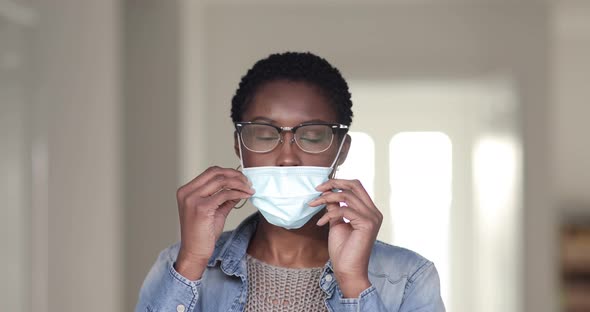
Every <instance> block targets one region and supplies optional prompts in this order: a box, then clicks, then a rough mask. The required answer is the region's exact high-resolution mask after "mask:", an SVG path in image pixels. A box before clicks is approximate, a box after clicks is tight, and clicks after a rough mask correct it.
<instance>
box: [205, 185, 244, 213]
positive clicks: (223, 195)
mask: <svg viewBox="0 0 590 312" xmlns="http://www.w3.org/2000/svg"><path fill="white" fill-rule="evenodd" d="M250 197H251V195H250V194H247V193H244V192H241V191H236V190H229V189H224V190H222V191H220V192H217V194H215V195H212V196H209V197H207V198H206V199H205V203H206V204H208V205H210V206H212V207H214V208H217V209H218V208H220V207H222V206H223V207H225V206H224V204H225V203H226V202H228V201H231V202H232V204H233V205H235V204H236V203H237V202H238V201H240V200H242V199H246V198H250ZM232 207H233V206H232Z"/></svg>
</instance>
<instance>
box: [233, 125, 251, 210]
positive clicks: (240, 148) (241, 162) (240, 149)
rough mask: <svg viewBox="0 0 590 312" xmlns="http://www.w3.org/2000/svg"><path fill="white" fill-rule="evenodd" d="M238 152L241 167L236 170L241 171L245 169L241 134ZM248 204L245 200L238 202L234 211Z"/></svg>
mask: <svg viewBox="0 0 590 312" xmlns="http://www.w3.org/2000/svg"><path fill="white" fill-rule="evenodd" d="M238 150H239V151H240V165H239V166H238V168H236V170H239V169H240V168H244V160H243V159H242V135H241V134H239V133H238ZM246 202H248V200H247V199H244V201H243V202H242V203H241V204H240V203H239V202H238V204H237V205H235V206H234V209H240V208H242V207H244V205H245V204H246Z"/></svg>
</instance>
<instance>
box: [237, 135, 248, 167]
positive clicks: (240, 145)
mask: <svg viewBox="0 0 590 312" xmlns="http://www.w3.org/2000/svg"><path fill="white" fill-rule="evenodd" d="M238 150H239V151H240V167H242V168H246V167H244V156H243V154H242V134H241V133H238Z"/></svg>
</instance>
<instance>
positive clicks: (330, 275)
mask: <svg viewBox="0 0 590 312" xmlns="http://www.w3.org/2000/svg"><path fill="white" fill-rule="evenodd" d="M332 279H333V277H332V274H327V275H326V282H331V281H332Z"/></svg>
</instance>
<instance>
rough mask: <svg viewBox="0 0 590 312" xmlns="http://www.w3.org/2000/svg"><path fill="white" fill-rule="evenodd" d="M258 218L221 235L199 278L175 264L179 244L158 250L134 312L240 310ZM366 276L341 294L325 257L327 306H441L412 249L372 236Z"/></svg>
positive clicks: (433, 277) (427, 265)
mask: <svg viewBox="0 0 590 312" xmlns="http://www.w3.org/2000/svg"><path fill="white" fill-rule="evenodd" d="M258 218H260V216H259V214H258V213H255V214H253V215H251V216H250V217H248V218H247V219H245V220H244V221H243V222H242V223H241V224H240V225H239V226H238V227H237V228H236V229H235V230H233V231H229V232H224V233H223V234H222V235H221V237H220V238H219V239H218V240H217V242H216V244H215V250H214V251H213V255H212V256H211V258H210V259H209V263H208V264H207V268H206V269H205V271H204V273H203V276H202V277H201V279H199V280H196V281H191V280H188V279H186V278H185V277H183V276H182V275H180V274H179V273H178V272H176V270H175V269H174V262H175V261H176V257H177V255H178V250H179V248H180V244H178V243H177V244H175V245H173V246H171V247H169V248H167V249H165V250H164V251H162V252H161V253H160V256H159V257H158V259H157V260H156V263H155V264H154V266H153V267H152V269H151V270H150V272H149V274H148V275H147V277H146V279H145V281H144V283H143V286H142V288H141V291H140V294H139V302H138V303H137V306H136V308H135V311H136V312H144V311H152V312H156V311H157V312H159V311H177V312H193V311H195V312H212V311H243V310H244V307H245V305H246V300H247V298H248V273H247V269H246V249H247V248H248V243H249V241H250V238H251V237H252V235H253V234H254V231H255V230H256V225H257V224H258V220H259V219H258ZM369 280H370V282H371V286H370V287H369V288H367V289H365V290H364V291H363V292H362V293H361V294H360V295H359V297H358V298H343V295H342V292H341V291H340V288H339V287H338V283H337V281H336V279H335V278H334V273H333V270H332V264H331V262H330V261H328V262H327V263H326V265H325V266H324V271H323V273H322V276H321V278H320V280H319V281H318V282H319V286H320V287H321V289H322V290H323V291H324V292H325V293H326V299H325V304H326V307H327V308H328V311H332V312H340V311H342V312H344V311H371V312H385V311H389V312H391V311H400V312H401V311H423V312H426V311H434V312H439V311H445V307H444V305H443V301H442V299H441V296H440V282H439V277H438V273H437V271H436V268H435V267H434V264H433V263H432V262H430V261H428V260H426V259H425V258H423V257H421V256H420V255H418V254H416V253H414V252H412V251H410V250H407V249H404V248H400V247H395V246H391V245H388V244H385V243H382V242H380V241H376V242H375V244H374V246H373V250H372V251H371V256H370V260H369Z"/></svg>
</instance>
